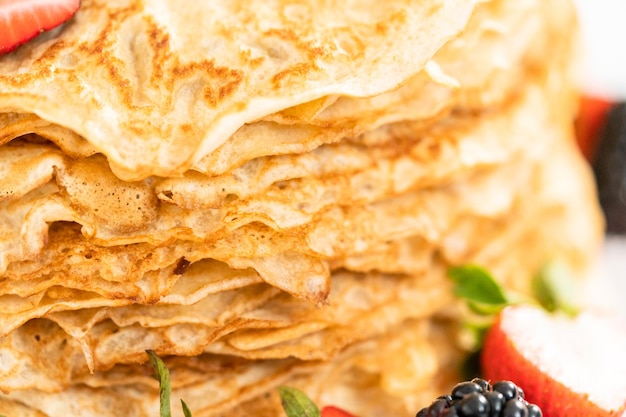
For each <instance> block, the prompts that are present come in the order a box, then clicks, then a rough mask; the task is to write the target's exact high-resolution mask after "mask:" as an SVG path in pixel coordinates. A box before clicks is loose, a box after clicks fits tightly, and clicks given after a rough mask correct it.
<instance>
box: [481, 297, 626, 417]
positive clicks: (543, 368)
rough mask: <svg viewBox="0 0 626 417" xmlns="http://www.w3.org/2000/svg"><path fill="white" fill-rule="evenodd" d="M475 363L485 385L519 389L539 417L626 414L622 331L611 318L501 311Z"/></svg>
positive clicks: (624, 330)
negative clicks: (539, 411)
mask: <svg viewBox="0 0 626 417" xmlns="http://www.w3.org/2000/svg"><path fill="white" fill-rule="evenodd" d="M481 362H482V369H483V372H484V376H485V377H486V378H487V379H491V380H501V379H508V380H511V381H513V382H515V383H516V384H517V385H519V386H521V387H523V389H524V392H525V394H526V399H527V400H528V401H529V402H532V403H535V404H537V405H538V406H539V407H541V409H542V410H543V415H544V417H564V416H569V417H576V416H580V417H583V416H584V417H617V416H621V415H622V414H621V413H622V412H624V411H625V410H626V325H625V324H624V323H623V322H621V321H620V320H619V319H617V318H616V317H610V316H607V315H602V314H599V313H592V312H583V313H580V314H579V315H578V316H577V317H575V318H571V317H565V316H560V315H551V314H550V313H547V312H545V311H544V310H541V309H538V308H534V307H530V306H512V307H507V308H505V309H504V310H502V312H501V313H500V315H499V316H498V319H497V320H496V323H495V324H494V326H493V327H492V328H491V329H490V330H489V332H488V334H487V337H486V338H485V344H484V347H483V351H482V357H481ZM624 415H626V414H624Z"/></svg>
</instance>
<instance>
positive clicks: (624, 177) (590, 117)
mask: <svg viewBox="0 0 626 417" xmlns="http://www.w3.org/2000/svg"><path fill="white" fill-rule="evenodd" d="M575 2H576V5H577V7H578V12H579V17H580V22H581V27H582V39H583V48H584V49H583V55H582V61H581V66H580V87H581V90H582V92H583V98H582V101H581V113H580V115H579V120H578V121H577V128H578V134H579V143H580V145H581V149H582V150H583V152H584V153H585V155H586V156H587V158H588V159H589V160H590V162H591V163H592V164H593V167H594V173H595V175H596V180H597V182H598V189H599V196H600V201H601V203H602V205H603V209H604V211H605V215H606V216H607V241H606V244H605V247H604V250H603V252H602V259H601V263H600V265H599V270H598V274H600V275H601V277H602V278H603V279H606V281H607V283H608V287H609V290H610V292H611V295H612V296H613V298H614V299H615V300H614V301H616V304H617V307H618V308H619V309H620V311H621V312H622V314H623V315H624V317H626V45H625V44H626V1H624V0H575Z"/></svg>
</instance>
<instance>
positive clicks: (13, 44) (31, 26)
mask: <svg viewBox="0 0 626 417" xmlns="http://www.w3.org/2000/svg"><path fill="white" fill-rule="evenodd" d="M79 7H80V0H0V54H4V53H7V52H11V51H12V50H14V49H15V48H17V47H18V46H19V45H21V44H23V43H25V42H27V41H29V40H30V39H32V38H34V37H35V36H37V35H39V34H40V33H41V32H43V31H45V30H50V29H52V28H54V27H56V26H59V25H60V24H61V23H63V22H65V21H66V20H68V19H69V18H70V17H72V16H73V15H74V13H76V11H77V10H78V8H79Z"/></svg>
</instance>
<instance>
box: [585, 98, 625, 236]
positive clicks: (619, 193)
mask: <svg viewBox="0 0 626 417" xmlns="http://www.w3.org/2000/svg"><path fill="white" fill-rule="evenodd" d="M593 168H594V173H595V175H596V181H597V184H598V194H599V197H600V204H601V205H602V209H603V210H604V214H605V216H606V226H607V232H609V233H614V234H626V103H621V104H619V105H617V106H615V107H613V108H612V109H611V110H610V111H609V112H608V116H607V118H606V121H605V125H604V129H603V130H602V131H601V134H600V137H599V145H598V149H597V151H596V154H595V159H594V161H593Z"/></svg>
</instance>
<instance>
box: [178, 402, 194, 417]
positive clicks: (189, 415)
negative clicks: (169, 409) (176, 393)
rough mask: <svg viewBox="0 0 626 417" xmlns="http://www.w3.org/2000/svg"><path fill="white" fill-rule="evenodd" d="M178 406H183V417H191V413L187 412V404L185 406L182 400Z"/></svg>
mask: <svg viewBox="0 0 626 417" xmlns="http://www.w3.org/2000/svg"><path fill="white" fill-rule="evenodd" d="M180 404H181V405H182V406H183V414H184V415H185V417H192V415H191V411H190V410H189V407H187V404H185V402H184V401H183V400H180Z"/></svg>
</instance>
